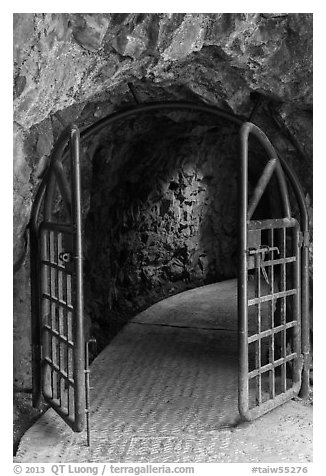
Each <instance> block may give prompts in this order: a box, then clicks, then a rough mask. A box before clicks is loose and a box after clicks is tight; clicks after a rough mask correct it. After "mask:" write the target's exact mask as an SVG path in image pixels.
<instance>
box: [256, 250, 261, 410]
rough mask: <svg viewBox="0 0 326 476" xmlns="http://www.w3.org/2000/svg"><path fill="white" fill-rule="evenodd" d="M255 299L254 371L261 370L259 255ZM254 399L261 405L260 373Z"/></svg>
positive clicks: (259, 258) (259, 256)
mask: <svg viewBox="0 0 326 476" xmlns="http://www.w3.org/2000/svg"><path fill="white" fill-rule="evenodd" d="M255 258H256V297H257V298H258V303H257V316H256V317H257V329H256V332H257V334H258V339H257V340H256V345H255V354H256V355H255V365H256V369H259V370H260V368H261V338H260V333H261V302H260V297H261V281H260V280H261V273H260V267H261V255H260V254H259V253H258V254H257V255H256V257H255ZM256 399H257V403H258V405H260V404H261V402H262V398H261V374H260V372H259V373H258V375H257V377H256Z"/></svg>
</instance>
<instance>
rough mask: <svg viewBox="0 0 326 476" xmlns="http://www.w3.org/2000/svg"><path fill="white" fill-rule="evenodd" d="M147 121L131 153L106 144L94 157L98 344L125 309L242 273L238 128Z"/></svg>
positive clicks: (88, 229)
mask: <svg viewBox="0 0 326 476" xmlns="http://www.w3.org/2000/svg"><path fill="white" fill-rule="evenodd" d="M150 124H151V130H150V131H146V134H144V133H141V134H140V136H139V135H138V136H137V137H135V138H134V139H133V140H131V141H130V142H127V146H120V147H118V148H117V147H115V148H112V145H111V147H110V144H108V145H107V147H105V146H103V145H102V147H101V149H100V150H99V151H98V152H97V154H96V155H95V157H94V159H93V165H94V168H93V190H92V193H91V200H90V211H89V214H88V217H87V220H86V223H85V245H86V249H85V257H86V271H85V284H86V287H88V291H89V293H88V297H87V303H86V307H87V308H88V314H89V317H90V319H91V322H92V323H93V324H94V323H98V324H99V327H100V328H102V332H99V333H98V335H97V338H98V340H100V341H101V340H103V326H104V327H105V322H104V323H103V322H101V321H106V327H108V326H109V321H110V320H112V319H116V318H117V316H119V319H121V315H120V314H121V312H122V313H125V314H126V317H127V316H128V314H136V313H137V312H138V311H139V310H140V309H143V308H144V307H146V306H148V305H149V304H150V303H151V302H153V301H155V300H157V299H159V298H160V297H162V296H164V295H167V294H169V293H171V292H176V291H180V290H183V289H186V288H187V287H195V286H196V285H203V284H205V283H208V282H215V281H218V280H222V279H226V278H230V277H234V276H235V275H236V251H237V221H236V219H237V209H236V189H237V172H236V170H237V166H236V164H237V160H238V155H237V147H236V145H237V143H236V141H234V136H233V135H232V130H230V128H228V127H219V128H216V127H208V126H206V127H205V126H200V125H198V123H196V122H194V121H189V122H187V121H185V122H184V123H181V124H178V123H175V122H174V121H173V120H171V119H168V118H163V119H162V118H160V119H156V121H154V120H153V119H151V123H150ZM138 127H139V126H138ZM124 133H125V134H127V136H128V133H126V129H124ZM153 144H155V145H154V146H153ZM119 313H120V314H119ZM99 322H100V323H99ZM93 327H94V326H93ZM96 329H97V327H96V325H95V330H96ZM95 333H96V332H95ZM108 333H110V330H108ZM101 337H102V339H101ZM108 338H109V335H107V337H106V339H107V340H108Z"/></svg>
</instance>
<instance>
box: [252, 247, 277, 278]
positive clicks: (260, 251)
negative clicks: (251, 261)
mask: <svg viewBox="0 0 326 476" xmlns="http://www.w3.org/2000/svg"><path fill="white" fill-rule="evenodd" d="M271 251H276V252H277V253H278V254H280V250H279V249H278V247H277V246H268V245H264V246H261V247H260V248H250V249H249V250H248V254H249V256H253V255H254V256H255V261H256V268H260V269H261V272H262V274H263V276H264V279H265V281H266V283H267V284H268V285H269V284H270V283H269V279H268V275H267V273H266V269H265V265H264V260H265V254H266V253H270V252H271ZM259 255H261V256H259Z"/></svg>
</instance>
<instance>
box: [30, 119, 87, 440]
mask: <svg viewBox="0 0 326 476" xmlns="http://www.w3.org/2000/svg"><path fill="white" fill-rule="evenodd" d="M79 140H80V139H79V131H78V128H77V127H76V126H74V125H73V126H70V127H69V128H67V129H66V130H65V131H64V132H63V134H62V135H61V137H60V139H59V141H58V142H57V144H56V146H55V149H54V152H53V154H52V157H51V162H50V165H49V168H48V171H47V173H46V176H45V178H44V179H43V181H42V185H41V187H40V189H39V191H38V196H37V197H36V200H35V203H34V210H33V214H32V216H33V221H32V226H31V251H32V264H33V265H34V266H33V269H32V273H33V275H32V277H33V278H34V279H32V282H34V283H36V286H34V287H33V290H32V291H33V296H32V304H33V318H34V323H33V334H34V335H33V341H34V348H33V351H34V355H33V362H34V369H33V370H34V372H33V378H34V385H33V388H34V400H35V399H38V398H39V394H40V393H41V392H42V393H43V396H44V399H45V401H46V402H47V403H48V404H49V405H50V406H51V407H53V408H54V410H55V411H56V412H57V413H58V414H59V415H60V416H61V417H62V418H63V419H64V420H65V421H66V422H67V424H68V425H69V426H70V427H71V428H72V429H73V430H74V431H76V432H80V431H82V430H83V428H84V424H85V408H86V401H85V356H84V353H85V352H84V334H83V292H82V286H83V282H82V280H83V270H82V235H81V205H80V204H81V200H80V165H79ZM69 152H70V154H69ZM67 155H68V157H67ZM64 159H68V160H64ZM39 362H41V368H39V366H38V363H39ZM35 366H37V368H35ZM34 404H35V401H34Z"/></svg>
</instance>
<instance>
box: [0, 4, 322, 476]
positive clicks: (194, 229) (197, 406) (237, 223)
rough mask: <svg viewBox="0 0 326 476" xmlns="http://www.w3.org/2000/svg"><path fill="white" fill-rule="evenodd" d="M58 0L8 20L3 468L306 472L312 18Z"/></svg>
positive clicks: (309, 451)
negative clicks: (7, 419)
mask: <svg viewBox="0 0 326 476" xmlns="http://www.w3.org/2000/svg"><path fill="white" fill-rule="evenodd" d="M101 5H102V7H103V10H104V11H105V9H108V7H109V5H105V4H104V3H102V4H101ZM59 6H60V7H61V6H62V5H61V4H60V5H59V4H58V5H55V4H54V3H52V4H50V5H44V9H48V8H50V13H19V10H18V9H17V10H15V12H14V13H12V14H11V17H12V22H13V23H12V25H13V28H12V31H11V30H9V29H8V34H9V33H10V35H11V34H12V38H13V58H12V68H13V80H12V88H13V222H12V223H13V243H12V245H13V312H12V315H13V321H12V323H13V442H12V445H13V456H12V457H11V459H12V461H13V463H14V466H13V468H14V473H16V474H19V473H22V474H25V473H28V472H32V473H43V474H56V475H59V474H70V473H84V474H94V475H95V474H107V475H109V474H114V473H115V472H116V473H119V474H121V473H123V474H126V473H129V474H132V473H133V474H136V475H138V474H140V473H147V474H154V473H158V472H159V473H161V474H164V473H183V474H198V475H199V474H203V473H201V470H199V467H197V464H198V463H200V464H204V465H203V467H205V468H206V467H207V468H208V469H209V468H210V470H211V471H212V472H211V473H209V474H219V472H220V474H223V475H224V474H231V473H227V472H226V471H227V470H228V468H230V464H231V466H232V463H246V464H247V466H246V468H247V469H246V470H242V472H239V473H237V474H248V475H249V474H251V473H268V472H280V473H293V472H294V473H300V472H301V474H306V473H307V474H310V472H311V471H312V463H313V462H314V458H313V383H314V382H313V21H314V17H315V15H314V13H271V12H269V13H257V12H256V13H255V12H252V13H199V12H196V10H197V9H198V8H199V9H200V8H201V6H200V5H193V6H194V10H193V12H194V13H191V12H188V13H178V12H172V13H168V12H164V13H155V12H154V13H153V12H152V10H154V11H155V10H160V8H162V10H165V6H164V5H163V3H161V4H156V5H155V3H153V4H152V5H151V6H150V10H149V12H145V13H128V11H127V12H126V13H117V12H119V10H120V11H121V10H123V8H122V5H121V9H120V8H119V4H117V2H115V4H114V5H113V6H114V8H115V12H109V13H105V12H104V13H89V12H87V9H92V8H94V9H95V7H96V5H92V4H89V5H87V9H86V8H85V10H83V8H84V7H85V4H82V5H80V7H78V4H77V11H78V9H80V11H86V13H70V12H69V8H70V7H69V4H67V5H66V6H65V7H66V8H67V9H68V12H64V13H51V9H52V11H57V10H58V9H59V8H58V7H59ZM183 6H184V8H185V5H183ZM220 6H221V5H219V4H216V5H213V4H211V10H215V9H219V7H220ZM286 6H288V5H284V7H286ZM111 7H112V6H111ZM140 7H141V4H139V5H138V4H137V3H135V4H129V8H130V11H132V10H139V9H140V10H141V8H140ZM187 7H189V8H190V9H191V7H192V5H191V4H190V5H187ZM203 7H204V6H203ZM205 7H206V5H205ZM221 7H222V6H221ZM246 7H247V5H246V3H244V4H240V5H239V9H244V10H245V9H246ZM265 7H266V5H264V4H263V3H261V9H262V10H265ZM271 7H272V8H275V7H273V6H272V5H268V8H266V10H268V9H271ZM24 8H25V9H28V10H29V9H32V8H33V6H32V4H31V6H29V5H28V4H26V5H25V7H24ZM75 8H76V5H74V8H73V7H72V5H71V10H72V11H74V10H75ZM225 8H227V5H223V9H225ZM293 8H295V5H293ZM307 8H308V9H309V8H310V6H309V4H308V5H307ZM111 9H112V8H111ZM221 9H222V8H221ZM63 10H64V8H63ZM145 10H146V9H144V10H143V11H145ZM203 10H204V8H203ZM248 10H249V8H248ZM35 11H36V10H35ZM40 11H42V10H40ZM323 203H324V202H323ZM322 213H324V212H322ZM324 216H325V215H324ZM318 219H320V220H324V218H323V217H322V214H321V215H320V214H319V215H318ZM3 252H4V253H5V254H6V251H5V250H3ZM318 314H319V315H318V318H322V315H323V312H322V313H320V312H319V313H318ZM9 357H10V356H9V355H7V358H9ZM317 416H318V415H317ZM206 463H213V464H210V465H209V464H207V465H206ZM214 463H215V464H214ZM216 463H222V464H223V465H219V466H216ZM42 465H44V466H42ZM238 467H239V468H240V467H242V466H241V465H239V466H238ZM28 468H29V469H28ZM42 468H43V469H42ZM131 468H133V469H131ZM196 468H197V469H196ZM214 468H215V469H214ZM273 468H278V471H271V470H272V469H273ZM298 468H299V469H298ZM32 469H33V471H32ZM213 470H214V472H213ZM224 470H225V472H223V471H224ZM311 474H312V473H311ZM315 474H317V473H315Z"/></svg>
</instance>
